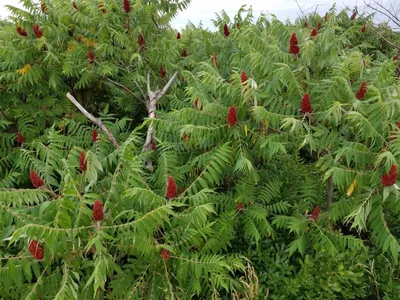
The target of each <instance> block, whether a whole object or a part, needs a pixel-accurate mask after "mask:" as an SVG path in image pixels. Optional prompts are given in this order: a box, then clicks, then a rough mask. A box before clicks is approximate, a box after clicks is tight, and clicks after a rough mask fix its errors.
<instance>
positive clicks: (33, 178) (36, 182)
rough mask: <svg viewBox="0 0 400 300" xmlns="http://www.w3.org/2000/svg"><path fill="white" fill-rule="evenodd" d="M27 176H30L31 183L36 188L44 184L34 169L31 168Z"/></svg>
mask: <svg viewBox="0 0 400 300" xmlns="http://www.w3.org/2000/svg"><path fill="white" fill-rule="evenodd" d="M29 177H30V178H31V182H32V185H33V186H34V187H35V188H36V189H37V188H38V187H41V186H42V185H44V181H43V179H41V178H40V177H39V175H38V174H37V173H36V172H35V171H34V170H31V172H30V174H29Z"/></svg>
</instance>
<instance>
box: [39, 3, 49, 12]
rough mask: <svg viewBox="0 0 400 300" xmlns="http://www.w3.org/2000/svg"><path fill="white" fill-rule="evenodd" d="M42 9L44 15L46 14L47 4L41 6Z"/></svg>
mask: <svg viewBox="0 0 400 300" xmlns="http://www.w3.org/2000/svg"><path fill="white" fill-rule="evenodd" d="M40 9H41V10H42V13H46V11H47V6H46V4H45V3H42V4H41V5H40Z"/></svg>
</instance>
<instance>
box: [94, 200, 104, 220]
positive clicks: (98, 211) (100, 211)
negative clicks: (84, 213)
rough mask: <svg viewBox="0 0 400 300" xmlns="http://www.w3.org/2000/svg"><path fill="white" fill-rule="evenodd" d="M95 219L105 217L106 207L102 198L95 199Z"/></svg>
mask: <svg viewBox="0 0 400 300" xmlns="http://www.w3.org/2000/svg"><path fill="white" fill-rule="evenodd" d="M93 219H94V220H95V221H102V220H103V219H104V207H103V202H101V201H100V200H96V201H94V205H93Z"/></svg>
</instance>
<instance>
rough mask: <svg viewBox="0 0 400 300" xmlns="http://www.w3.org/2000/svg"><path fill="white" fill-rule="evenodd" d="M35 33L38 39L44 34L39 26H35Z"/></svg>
mask: <svg viewBox="0 0 400 300" xmlns="http://www.w3.org/2000/svg"><path fill="white" fill-rule="evenodd" d="M33 33H34V34H35V35H36V37H37V38H38V39H40V38H41V37H42V36H43V32H42V30H41V29H40V26H39V25H38V24H35V25H33Z"/></svg>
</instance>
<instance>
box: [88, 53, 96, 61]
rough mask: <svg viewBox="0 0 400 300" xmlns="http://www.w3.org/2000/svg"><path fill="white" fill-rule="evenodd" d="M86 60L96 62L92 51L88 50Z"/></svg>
mask: <svg viewBox="0 0 400 300" xmlns="http://www.w3.org/2000/svg"><path fill="white" fill-rule="evenodd" d="M88 60H89V62H91V63H92V62H94V61H95V60H96V56H94V53H93V51H92V50H89V51H88Z"/></svg>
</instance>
